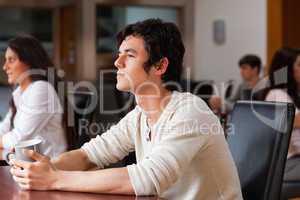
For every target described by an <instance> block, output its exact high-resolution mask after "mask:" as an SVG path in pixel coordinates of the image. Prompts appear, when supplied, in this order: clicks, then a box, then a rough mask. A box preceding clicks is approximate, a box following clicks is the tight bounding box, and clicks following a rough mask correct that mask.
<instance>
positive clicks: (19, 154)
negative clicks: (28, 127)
mask: <svg viewBox="0 0 300 200" xmlns="http://www.w3.org/2000/svg"><path fill="white" fill-rule="evenodd" d="M41 143H42V140H41V139H31V140H23V141H20V142H18V143H17V144H16V145H15V152H10V153H8V154H7V155H6V161H7V162H9V160H10V159H12V158H13V159H16V160H23V161H28V162H34V160H32V159H31V158H29V157H28V156H27V155H26V154H25V152H24V150H25V149H28V150H33V151H36V152H38V153H40V150H39V146H40V144H41Z"/></svg>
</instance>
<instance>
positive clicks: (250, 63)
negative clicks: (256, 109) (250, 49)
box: [209, 54, 261, 113]
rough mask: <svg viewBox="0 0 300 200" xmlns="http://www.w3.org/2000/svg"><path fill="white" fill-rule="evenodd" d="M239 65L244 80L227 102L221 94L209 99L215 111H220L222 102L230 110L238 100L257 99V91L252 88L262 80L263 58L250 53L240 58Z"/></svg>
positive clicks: (227, 110)
mask: <svg viewBox="0 0 300 200" xmlns="http://www.w3.org/2000/svg"><path fill="white" fill-rule="evenodd" d="M239 67H240V74H241V77H242V80H243V82H242V83H241V84H240V85H239V86H238V88H237V90H236V92H235V94H234V95H233V96H232V97H230V98H229V99H227V100H226V101H225V102H222V98H221V97H219V96H212V97H211V98H210V99H209V106H210V107H211V109H212V110H213V111H214V112H216V113H218V112H220V110H221V107H222V103H224V104H225V109H226V112H230V111H231V110H232V109H233V105H234V103H235V102H236V101H238V100H251V99H255V94H254V93H255V92H254V91H252V90H253V88H254V87H256V85H257V83H258V82H259V81H260V78H259V73H260V69H261V60H260V58H259V57H258V56H256V55H251V54H248V55H245V56H243V57H242V58H241V59H240V61H239Z"/></svg>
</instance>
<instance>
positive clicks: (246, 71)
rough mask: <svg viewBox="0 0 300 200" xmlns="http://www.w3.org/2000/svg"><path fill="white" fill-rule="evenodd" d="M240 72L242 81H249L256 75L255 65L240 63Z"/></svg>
mask: <svg viewBox="0 0 300 200" xmlns="http://www.w3.org/2000/svg"><path fill="white" fill-rule="evenodd" d="M240 74H241V77H242V79H243V80H244V81H250V80H252V79H253V78H256V77H258V72H257V67H255V68H252V67H251V66H250V65H248V64H242V65H241V66H240Z"/></svg>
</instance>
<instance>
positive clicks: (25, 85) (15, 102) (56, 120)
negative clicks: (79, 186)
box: [0, 36, 68, 157]
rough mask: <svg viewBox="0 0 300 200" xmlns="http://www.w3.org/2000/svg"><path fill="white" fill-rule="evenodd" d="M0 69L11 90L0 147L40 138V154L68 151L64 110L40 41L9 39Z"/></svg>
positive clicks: (48, 59)
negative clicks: (6, 78) (4, 74)
mask: <svg viewBox="0 0 300 200" xmlns="http://www.w3.org/2000/svg"><path fill="white" fill-rule="evenodd" d="M3 70H4V71H5V72H6V74H7V76H8V83H9V84H10V85H13V86H14V87H15V89H14V91H13V93H12V99H11V102H10V109H9V111H8V113H7V115H6V117H5V119H4V120H3V121H2V122H1V124H0V147H1V148H13V147H14V145H16V144H17V143H18V142H20V141H23V140H27V139H35V138H38V139H41V140H42V143H41V144H40V146H39V147H40V149H39V150H40V152H41V153H42V154H44V155H47V156H50V157H54V156H57V155H58V154H60V153H62V152H64V151H66V150H67V148H68V142H67V141H68V136H67V135H66V134H65V132H66V131H65V125H64V123H65V122H64V121H65V120H64V114H63V113H64V110H63V106H62V104H61V101H60V99H59V97H58V95H57V85H58V84H57V83H58V80H59V79H58V76H57V74H56V71H55V68H54V67H53V64H52V62H51V60H50V58H49V56H48V55H47V52H46V51H45V49H44V48H43V47H42V45H41V44H40V42H39V41H38V40H37V39H35V38H34V37H32V36H19V37H16V38H14V39H11V40H9V42H8V47H7V49H6V52H5V63H4V66H3Z"/></svg>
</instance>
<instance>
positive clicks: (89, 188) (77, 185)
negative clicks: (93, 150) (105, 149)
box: [53, 167, 134, 194]
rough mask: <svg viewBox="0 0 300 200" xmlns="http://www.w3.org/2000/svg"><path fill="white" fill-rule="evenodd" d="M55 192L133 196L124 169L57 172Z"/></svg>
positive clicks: (125, 169) (126, 172)
mask: <svg viewBox="0 0 300 200" xmlns="http://www.w3.org/2000/svg"><path fill="white" fill-rule="evenodd" d="M57 176H58V179H57V181H56V183H55V184H54V186H53V189H55V190H63V191H78V192H93V193H114V194H134V190H133V187H132V185H131V182H130V179H129V175H128V171H127V168H126V167H123V168H111V169H103V170H97V171H58V172H57Z"/></svg>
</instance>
